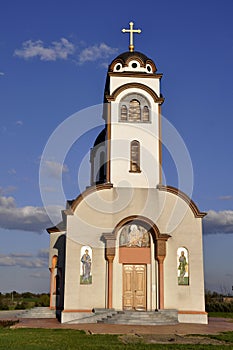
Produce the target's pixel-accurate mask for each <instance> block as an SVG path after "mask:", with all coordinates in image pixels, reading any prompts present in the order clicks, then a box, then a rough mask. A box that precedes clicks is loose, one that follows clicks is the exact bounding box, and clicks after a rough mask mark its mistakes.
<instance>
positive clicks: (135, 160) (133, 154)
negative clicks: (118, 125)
mask: <svg viewBox="0 0 233 350" xmlns="http://www.w3.org/2000/svg"><path fill="white" fill-rule="evenodd" d="M130 171H131V172H133V173H138V172H140V143H139V142H138V141H136V140H134V141H132V142H131V143H130Z"/></svg>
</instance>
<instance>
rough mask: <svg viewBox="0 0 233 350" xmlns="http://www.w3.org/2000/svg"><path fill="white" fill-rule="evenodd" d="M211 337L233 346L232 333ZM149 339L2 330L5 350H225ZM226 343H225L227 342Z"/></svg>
mask: <svg viewBox="0 0 233 350" xmlns="http://www.w3.org/2000/svg"><path fill="white" fill-rule="evenodd" d="M211 338H214V339H218V340H220V341H225V342H227V343H228V344H229V346H227V347H226V348H227V349H233V332H227V333H223V334H221V335H218V336H211ZM148 339H149V338H144V337H140V336H137V335H134V336H132V335H131V336H129V337H127V336H118V335H103V334H95V335H91V334H86V333H85V332H84V331H77V330H68V329H66V330H65V329H62V330H61V329H26V328H24V329H23V328H20V329H10V328H1V329H0V349H4V350H6V349H7V350H53V349H54V350H79V349H80V350H81V349H82V350H84V349H85V350H89V349H90V350H94V349H101V350H117V349H126V350H137V349H138V350H142V349H145V350H147V349H148V350H149V349H161V350H167V349H185V350H191V349H193V350H199V349H202V350H203V349H204V350H211V349H219V350H220V349H222V348H223V347H224V344H221V345H197V344H146V341H148ZM227 343H226V344H227Z"/></svg>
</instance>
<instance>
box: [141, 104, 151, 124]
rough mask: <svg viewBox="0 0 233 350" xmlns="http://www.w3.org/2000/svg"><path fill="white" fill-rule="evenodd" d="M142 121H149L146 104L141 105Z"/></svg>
mask: <svg viewBox="0 0 233 350" xmlns="http://www.w3.org/2000/svg"><path fill="white" fill-rule="evenodd" d="M142 121H143V122H148V121H149V108H148V107H147V106H144V107H143V112H142Z"/></svg>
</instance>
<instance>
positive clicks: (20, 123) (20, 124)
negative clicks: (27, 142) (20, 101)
mask: <svg viewBox="0 0 233 350" xmlns="http://www.w3.org/2000/svg"><path fill="white" fill-rule="evenodd" d="M15 124H16V125H17V126H22V125H23V122H22V120H17V121H16V122H15Z"/></svg>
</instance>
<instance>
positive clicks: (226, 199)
mask: <svg viewBox="0 0 233 350" xmlns="http://www.w3.org/2000/svg"><path fill="white" fill-rule="evenodd" d="M218 199H220V200H221V201H230V200H232V199H233V196H232V195H226V196H220V197H218Z"/></svg>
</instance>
